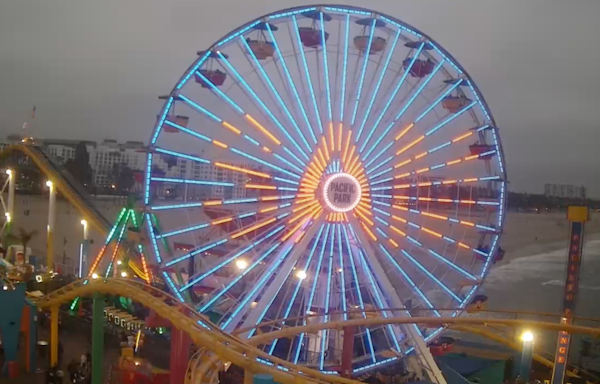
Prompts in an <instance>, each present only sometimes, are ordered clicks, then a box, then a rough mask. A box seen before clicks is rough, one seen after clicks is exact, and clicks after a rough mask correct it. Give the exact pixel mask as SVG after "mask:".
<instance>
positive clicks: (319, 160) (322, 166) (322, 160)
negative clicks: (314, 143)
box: [315, 147, 327, 172]
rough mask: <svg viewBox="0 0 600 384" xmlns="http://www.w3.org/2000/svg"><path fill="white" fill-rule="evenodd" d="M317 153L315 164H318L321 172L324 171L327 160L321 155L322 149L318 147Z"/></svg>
mask: <svg viewBox="0 0 600 384" xmlns="http://www.w3.org/2000/svg"><path fill="white" fill-rule="evenodd" d="M317 153H318V154H319V157H317V156H315V160H316V161H317V164H319V168H320V169H321V172H323V171H325V168H327V162H326V161H325V156H323V151H322V150H321V148H320V147H319V148H317Z"/></svg>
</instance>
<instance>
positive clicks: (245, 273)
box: [198, 242, 281, 313]
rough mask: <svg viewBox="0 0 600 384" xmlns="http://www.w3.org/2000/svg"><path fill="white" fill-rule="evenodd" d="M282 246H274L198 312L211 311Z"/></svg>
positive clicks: (276, 244) (199, 308)
mask: <svg viewBox="0 0 600 384" xmlns="http://www.w3.org/2000/svg"><path fill="white" fill-rule="evenodd" d="M280 245H281V242H276V243H275V244H273V245H272V246H271V247H270V248H269V249H268V250H267V251H266V252H264V253H263V254H262V255H260V256H259V257H257V258H256V260H255V261H254V262H253V263H252V264H251V265H250V266H249V267H248V268H246V269H244V270H243V271H242V272H241V273H240V274H239V275H237V276H236V277H235V278H234V279H233V280H231V282H229V284H227V285H226V286H225V287H224V288H222V289H221V290H219V291H218V293H217V294H216V295H214V296H213V297H212V298H210V300H206V301H205V302H204V303H202V304H200V306H199V307H198V311H200V312H202V313H204V312H206V311H208V310H210V309H211V307H212V306H213V305H214V304H215V303H216V302H217V301H218V300H219V299H220V298H221V297H223V296H224V295H226V294H227V293H228V292H229V290H230V289H231V288H233V287H234V286H235V285H236V284H237V283H238V282H240V280H242V279H243V278H244V277H245V276H246V275H248V274H249V273H250V272H252V271H253V270H254V269H255V268H256V267H257V266H258V265H260V264H261V263H263V262H264V261H265V259H266V258H267V257H269V256H270V255H271V254H272V253H273V252H274V251H275V250H276V249H277V247H279V246H280Z"/></svg>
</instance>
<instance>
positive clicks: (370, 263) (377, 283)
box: [347, 223, 410, 353]
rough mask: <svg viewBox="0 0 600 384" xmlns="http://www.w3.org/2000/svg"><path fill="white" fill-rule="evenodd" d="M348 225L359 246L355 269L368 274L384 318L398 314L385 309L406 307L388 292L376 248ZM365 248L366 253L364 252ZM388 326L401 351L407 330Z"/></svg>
mask: <svg viewBox="0 0 600 384" xmlns="http://www.w3.org/2000/svg"><path fill="white" fill-rule="evenodd" d="M347 226H348V228H349V230H350V233H351V234H352V236H353V237H354V239H355V243H356V244H357V246H358V247H357V250H356V251H355V252H354V257H355V258H356V260H357V261H356V263H355V264H356V266H355V269H357V268H356V267H361V268H360V270H361V272H362V273H363V274H364V275H366V276H367V281H368V282H369V284H368V285H367V288H368V289H369V290H370V292H371V296H372V297H375V299H376V304H377V306H378V307H379V309H380V310H382V311H381V315H382V316H383V317H384V318H388V317H389V316H396V315H395V314H394V313H393V312H391V311H385V310H384V309H389V308H390V307H394V306H395V307H398V308H400V307H402V308H404V303H402V302H401V301H400V298H399V297H397V296H396V297H395V298H394V295H393V294H391V291H388V292H386V288H384V286H386V285H385V283H384V281H385V280H386V279H387V278H386V275H385V274H386V272H385V271H384V270H383V268H382V266H381V265H380V264H379V262H378V260H377V259H376V256H375V254H374V250H373V249H372V248H370V247H366V246H365V244H367V243H366V241H367V240H366V239H361V238H360V237H359V236H358V233H357V232H356V231H355V230H354V227H353V225H352V223H349V224H347ZM368 249H369V250H368ZM363 250H364V252H365V253H363ZM365 254H366V255H365ZM367 256H368V257H367ZM351 262H353V260H352V259H351ZM376 267H377V271H376ZM378 272H379V273H378ZM376 277H377V279H376ZM363 280H364V279H363ZM387 283H388V285H387V287H388V288H387V289H388V290H389V289H390V287H392V285H391V282H390V281H389V280H388V281H387ZM384 292H385V293H384ZM395 299H396V300H395ZM389 300H392V302H393V303H394V304H391V302H390V301H389ZM388 312H389V313H388ZM399 314H400V315H404V316H408V317H410V312H408V311H400V312H399ZM386 327H387V329H388V331H389V333H390V335H391V336H392V341H393V344H394V347H393V349H395V350H396V351H397V352H398V353H401V352H402V349H401V347H400V341H401V340H402V339H403V338H404V335H405V334H406V332H405V331H404V330H403V329H401V327H398V326H392V325H391V324H387V326H386ZM409 333H410V331H409Z"/></svg>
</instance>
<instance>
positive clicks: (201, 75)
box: [196, 71, 246, 115]
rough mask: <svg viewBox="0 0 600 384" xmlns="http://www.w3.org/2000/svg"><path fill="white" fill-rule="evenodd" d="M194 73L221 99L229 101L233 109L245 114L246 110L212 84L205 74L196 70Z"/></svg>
mask: <svg viewBox="0 0 600 384" xmlns="http://www.w3.org/2000/svg"><path fill="white" fill-rule="evenodd" d="M196 75H197V76H199V77H200V78H201V79H202V81H203V82H205V83H206V84H208V85H209V86H210V88H211V89H212V90H213V91H215V93H216V94H217V95H218V96H219V97H220V98H222V99H223V100H225V101H226V102H227V103H229V105H231V106H232V107H233V109H235V110H236V111H237V112H238V113H240V114H241V115H245V114H246V111H244V110H243V109H242V107H240V106H239V105H237V104H236V102H235V101H233V100H232V99H231V98H230V97H229V96H227V95H226V94H225V93H224V92H223V91H221V90H220V89H219V87H217V86H216V85H214V84H213V83H212V82H211V81H210V80H209V79H208V78H207V77H206V76H204V75H203V74H202V73H200V72H199V71H196Z"/></svg>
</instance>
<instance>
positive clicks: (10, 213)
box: [6, 169, 25, 252]
mask: <svg viewBox="0 0 600 384" xmlns="http://www.w3.org/2000/svg"><path fill="white" fill-rule="evenodd" d="M6 174H7V175H8V201H7V203H6V232H7V233H10V230H11V227H12V221H13V220H14V217H15V184H16V180H17V177H16V176H17V175H16V174H15V171H13V170H12V169H7V170H6ZM23 252H25V251H23Z"/></svg>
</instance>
